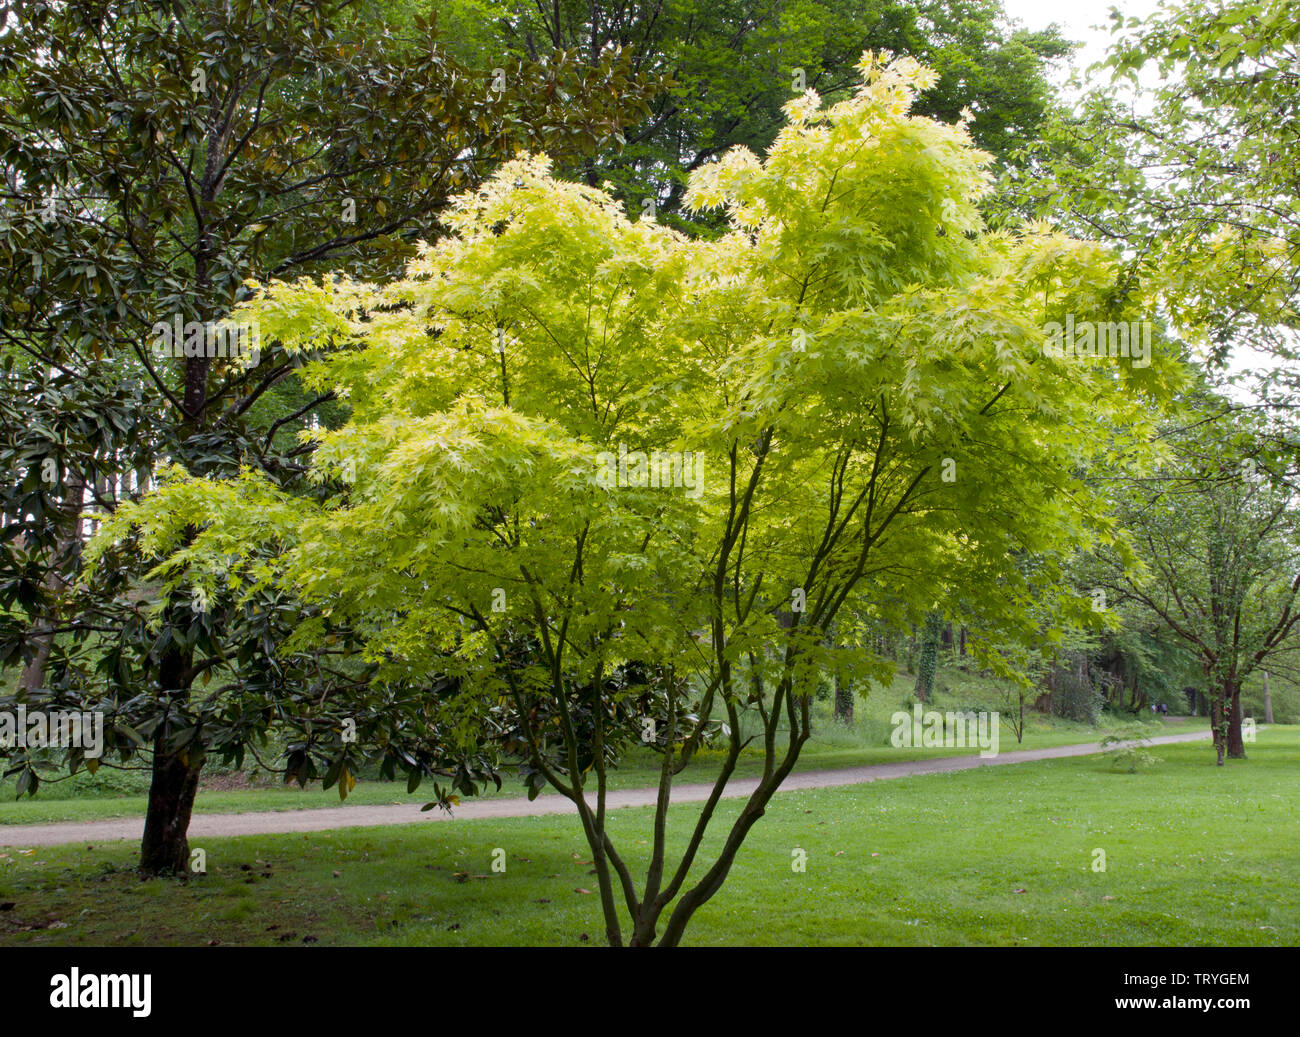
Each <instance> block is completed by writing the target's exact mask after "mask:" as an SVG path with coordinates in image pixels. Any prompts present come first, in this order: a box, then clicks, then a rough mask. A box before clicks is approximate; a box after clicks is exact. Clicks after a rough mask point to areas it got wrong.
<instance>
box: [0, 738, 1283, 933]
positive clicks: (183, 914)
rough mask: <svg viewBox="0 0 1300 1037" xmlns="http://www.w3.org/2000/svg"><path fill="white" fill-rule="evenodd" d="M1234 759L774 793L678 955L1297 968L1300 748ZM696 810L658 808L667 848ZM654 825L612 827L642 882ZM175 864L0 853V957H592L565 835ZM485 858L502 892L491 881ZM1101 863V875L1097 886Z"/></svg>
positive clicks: (729, 808) (384, 842) (1200, 755)
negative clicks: (856, 949) (558, 952)
mask: <svg viewBox="0 0 1300 1037" xmlns="http://www.w3.org/2000/svg"><path fill="white" fill-rule="evenodd" d="M1248 751H1249V754H1250V759H1248V760H1246V761H1230V762H1229V764H1228V765H1227V766H1226V767H1224V768H1222V769H1219V768H1216V767H1215V766H1214V765H1213V761H1214V757H1213V753H1212V752H1211V751H1210V749H1209V747H1208V746H1207V745H1205V744H1189V745H1168V746H1160V747H1159V748H1158V749H1157V750H1156V752H1157V754H1158V755H1159V756H1160V757H1162V758H1163V760H1164V761H1165V762H1164V763H1162V764H1160V765H1159V766H1157V767H1156V768H1154V769H1153V770H1151V771H1149V772H1147V773H1144V774H1136V775H1132V774H1125V773H1115V772H1114V771H1112V770H1110V769H1109V768H1108V766H1107V763H1106V761H1105V760H1104V759H1103V758H1101V757H1080V758H1074V759H1067V760H1053V761H1046V762H1041V763H1030V764H1018V765H1014V766H1005V767H988V768H980V769H977V770H973V771H966V772H960V773H953V774H941V775H926V776H920V777H915V778H904V779H897V780H893V781H885V782H875V783H872V784H869V785H861V786H853V787H846V788H836V789H826V790H821V791H817V792H800V793H788V794H779V795H778V796H777V797H776V798H775V799H774V801H773V803H772V804H771V806H770V807H769V808H768V812H767V815H766V816H765V817H764V818H763V819H762V820H761V821H760V822H759V823H758V825H757V826H756V827H755V829H754V830H753V832H752V833H751V835H750V838H749V839H748V841H747V842H746V844H745V846H744V848H743V849H742V851H741V853H740V855H739V858H738V859H737V861H736V865H735V867H734V868H733V870H732V873H731V876H730V878H729V879H728V881H727V883H726V885H725V886H724V887H723V889H722V891H721V892H720V893H719V895H718V896H717V897H715V898H714V899H713V901H711V902H710V903H709V904H708V905H706V906H705V907H704V908H703V909H702V910H701V911H700V913H699V914H698V915H697V916H696V918H695V920H694V922H693V923H692V925H691V928H690V929H689V930H688V932H687V937H686V943H688V944H696V945H704V944H745V945H750V944H758V945H795V946H798V945H818V944H870V945H977V944H995V945H1015V944H1022V945H1023V944H1029V945H1073V944H1079V945H1112V944H1113V945H1144V944H1162V945H1200V946H1210V945H1217V946H1238V945H1250V944H1264V945H1291V946H1294V945H1296V944H1297V943H1300V902H1298V901H1297V899H1296V896H1295V891H1296V889H1297V888H1300V797H1298V796H1297V795H1296V789H1297V776H1298V775H1300V727H1289V728H1283V727H1274V728H1271V729H1269V730H1266V731H1263V732H1261V734H1260V736H1259V740H1258V742H1257V743H1256V744H1254V745H1252V746H1250V747H1249V750H1248ZM696 809H697V808H696V807H695V806H693V805H689V804H687V805H683V806H681V807H679V808H675V809H674V810H673V812H672V815H671V818H670V838H671V841H672V843H673V845H674V846H676V847H679V846H680V845H681V842H682V841H683V839H684V838H685V835H684V833H685V829H686V827H687V824H688V822H689V821H690V820H691V819H693V817H694V816H695V813H696ZM736 809H737V804H736V803H734V802H731V803H725V804H724V805H723V808H722V809H721V811H720V812H721V813H722V814H723V815H724V816H726V817H730V816H731V815H732V814H733V813H734V811H735V810H736ZM649 818H650V812H649V811H648V810H645V809H633V810H620V811H615V812H614V813H613V815H612V820H611V830H612V833H613V836H614V838H615V840H616V841H617V843H618V844H619V845H620V847H621V848H622V850H623V852H624V856H625V857H628V858H630V859H631V861H632V863H633V864H634V866H635V867H638V868H639V867H640V866H641V865H643V862H644V857H645V854H646V850H647V846H646V842H645V840H647V839H648V838H649V830H648V826H649ZM715 836H717V837H718V838H720V836H721V833H720V832H719V831H718V830H717V829H716V828H715ZM194 845H195V846H199V847H201V848H202V849H204V850H205V851H206V853H207V863H208V873H207V875H206V876H203V877H201V878H196V879H194V880H193V881H190V882H188V883H177V882H173V881H159V880H153V881H149V882H141V881H139V879H138V878H137V877H136V876H135V874H134V873H133V871H132V870H131V869H132V866H133V864H134V860H135V849H136V848H135V847H134V846H133V845H130V844H125V843H117V844H111V845H97V846H92V847H87V846H84V845H76V846H62V847H51V848H37V849H35V850H33V851H22V850H18V849H3V850H0V905H9V904H11V905H12V906H9V907H6V909H5V910H3V911H0V942H3V943H6V944H19V943H21V944H25V945H32V944H61V945H94V946H99V945H114V946H117V945H129V944H164V945H172V944H207V943H210V942H213V941H216V942H219V943H221V944H276V943H285V944H294V945H302V944H303V943H313V942H318V943H321V944H346V945H353V944H400V945H502V944H510V945H515V944H522V945H534V944H536V945H558V946H577V945H582V944H584V943H593V944H595V943H600V942H602V940H603V923H602V921H601V917H600V908H599V904H598V902H597V897H596V895H595V893H594V890H595V878H594V876H592V875H591V874H590V865H589V863H587V862H588V860H589V858H588V856H587V848H586V844H585V842H584V841H583V839H582V836H581V833H580V830H579V828H578V825H577V822H576V819H574V818H569V817H543V818H517V819H510V820H503V821H496V820H480V821H458V822H450V823H448V822H441V823H438V824H431V825H419V824H416V825H408V826H398V827H392V828H370V829H355V830H344V831H335V832H314V833H308V834H299V835H282V836H251V837H244V838H238V839H205V840H201V841H198V842H196V843H195V844H194ZM715 845H716V839H715ZM496 848H501V849H504V850H505V851H506V860H507V868H506V871H505V873H504V874H494V873H493V872H492V870H491V861H492V853H493V850H494V849H496ZM796 848H799V849H802V850H804V851H806V852H807V855H808V856H807V870H806V871H805V872H803V873H797V872H795V871H793V870H792V868H791V859H792V851H793V850H794V849H796ZM1097 849H1101V850H1104V851H1105V853H1106V865H1107V868H1106V871H1105V872H1097V871H1094V870H1093V861H1094V859H1095V858H1094V851H1095V850H1097ZM580 890H592V891H593V892H592V893H586V892H580ZM24 930H26V931H24Z"/></svg>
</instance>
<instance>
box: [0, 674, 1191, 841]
mask: <svg viewBox="0 0 1300 1037" xmlns="http://www.w3.org/2000/svg"><path fill="white" fill-rule="evenodd" d="M912 680H913V678H912V677H910V676H907V675H906V674H901V673H900V674H899V675H898V676H897V677H896V679H895V681H894V684H893V686H892V687H891V688H888V689H880V688H877V689H875V690H874V691H873V692H872V694H871V695H870V696H868V697H866V698H863V697H859V699H858V701H857V703H856V709H855V717H854V723H853V724H852V725H845V724H843V723H840V722H838V721H836V720H834V719H833V718H832V716H831V706H830V703H829V702H826V701H818V702H815V703H814V704H813V705H814V712H815V714H816V721H815V725H814V732H813V737H812V739H811V741H810V742H809V743H808V744H807V745H806V746H805V747H804V750H803V753H802V754H801V755H800V759H799V763H798V765H797V766H796V770H798V771H808V770H818V769H822V768H837V767H857V766H863V765H867V764H872V763H897V762H900V761H904V760H913V759H924V758H928V757H935V756H956V755H964V754H968V753H973V752H978V749H976V748H936V749H924V748H916V749H896V748H894V747H893V746H891V745H890V744H889V736H890V732H891V730H892V726H891V723H890V720H889V718H890V716H891V715H892V714H893V712H894V711H895V710H898V709H901V708H905V707H906V706H907V705H908V704H910V702H911V701H912V700H911V699H910V697H909V693H910V691H911V685H912ZM942 686H943V687H944V688H945V689H950V690H946V691H945V692H942V693H939V694H937V695H936V697H935V699H936V700H935V703H934V708H936V709H940V710H948V709H958V708H984V707H987V708H990V709H995V708H997V705H998V696H999V691H1000V689H999V687H998V685H997V684H996V683H995V682H993V681H991V680H985V679H982V678H980V677H978V676H975V675H970V674H965V673H962V672H961V671H959V670H956V669H954V670H952V671H951V672H950V673H949V674H947V675H946V677H945V679H944V681H943V682H942ZM1115 722H1116V723H1118V722H1119V720H1118V719H1116V721H1115ZM1206 723H1207V721H1205V720H1203V719H1201V720H1189V721H1187V722H1186V723H1185V724H1182V725H1178V724H1171V725H1169V727H1170V730H1173V731H1184V730H1193V728H1192V727H1189V726H1187V724H1194V725H1197V727H1202V726H1204V725H1205V724H1206ZM1104 728H1105V724H1103V725H1102V727H1091V726H1089V725H1086V724H1079V723H1075V722H1073V721H1068V720H1063V719H1060V718H1058V717H1050V716H1044V715H1041V714H1033V715H1032V716H1031V717H1027V718H1026V731H1025V737H1024V742H1023V744H1021V745H1017V744H1016V740H1015V738H1014V736H1013V735H1012V734H1011V733H1010V732H1009V731H1008V730H1007V729H1006V728H1005V726H1004V727H1003V729H1002V735H1001V750H1002V751H1003V752H1007V751H1010V750H1014V749H1043V748H1049V747H1052V746H1058V745H1070V744H1077V743H1080V742H1095V741H1097V740H1099V739H1100V738H1101V736H1102V733H1103V731H1104ZM1154 729H1155V725H1154V724H1153V730H1154ZM724 757H725V753H724V752H723V751H721V750H704V751H702V752H700V753H699V754H698V755H697V757H696V759H695V761H694V763H693V764H692V766H691V767H690V768H688V769H687V770H686V772H684V773H683V774H682V775H681V776H680V778H679V780H680V781H683V782H705V781H712V780H713V779H714V778H715V777H716V776H717V774H718V772H719V770H720V769H721V766H722V760H723V758H724ZM659 761H660V757H659V756H658V755H657V754H655V753H654V752H652V751H651V750H649V749H643V748H636V749H634V750H633V751H632V752H630V753H629V754H628V755H627V756H626V758H625V759H624V760H623V761H622V763H621V764H620V765H619V767H618V768H617V769H615V770H614V771H613V772H611V778H610V786H611V787H612V788H622V789H626V788H643V787H647V786H651V785H654V784H656V782H657V781H658V777H659ZM761 772H762V755H761V750H760V749H759V748H757V747H751V748H750V749H748V750H747V751H746V752H745V754H744V755H743V756H742V758H741V761H740V764H739V765H738V767H737V770H736V776H737V777H741V778H744V777H755V776H757V775H759V774H760V773H761ZM232 778H234V779H239V780H238V781H233V780H231V779H232ZM232 784H239V785H244V786H248V784H249V782H248V780H247V776H245V775H238V774H236V775H208V776H207V779H206V782H205V786H204V787H203V788H201V790H200V792H199V795H198V798H197V800H196V802H195V808H194V809H195V813H200V814H223V813H242V812H250V811H266V810H301V809H313V808H317V807H336V806H338V805H339V797H338V794H337V792H336V791H335V790H333V789H331V790H328V791H325V790H322V789H321V788H320V785H319V783H313V784H311V785H309V786H308V787H307V788H306V789H302V788H299V787H298V786H297V785H296V784H295V785H289V786H285V785H283V784H280V783H279V782H277V781H276V780H275V779H274V778H273V777H271V776H268V775H265V774H263V775H259V776H255V777H254V778H253V783H252V785H251V787H242V788H236V789H232V788H229V787H228V786H230V785H232ZM148 789H149V774H148V772H147V771H141V770H134V771H121V770H114V769H112V768H110V767H107V766H105V767H101V768H100V769H99V772H98V773H97V774H95V775H91V774H89V773H86V772H84V771H83V772H81V773H79V774H77V775H75V776H74V777H72V778H67V777H66V776H65V777H63V778H62V779H60V780H57V781H49V780H47V781H46V782H44V783H43V784H42V786H41V789H40V791H39V793H38V794H37V795H36V797H35V798H31V797H24V798H23V799H21V800H16V799H15V796H14V792H15V789H14V785H13V783H12V782H6V781H0V824H10V825H21V824H45V823H51V822H58V821H98V820H107V819H111V818H121V817H142V816H144V812H145V807H146V802H147V793H148ZM524 792H525V790H524V787H523V784H522V782H520V781H518V780H514V779H513V777H511V776H509V775H507V776H505V778H504V783H503V787H502V789H501V791H500V792H497V791H496V790H495V788H490V789H489V790H488V791H487V792H486V794H487V795H506V796H522V795H523V794H524ZM548 794H554V793H552V791H551V790H550V789H549V787H548V788H547V789H546V790H545V791H544V792H543V795H548ZM432 798H433V792H432V788H431V787H430V786H429V785H427V784H426V785H422V786H421V788H419V789H417V790H416V792H415V793H413V794H408V793H407V791H406V783H405V781H404V780H403V781H396V782H385V781H378V780H366V777H365V776H364V775H363V776H362V778H361V780H359V781H358V782H357V785H356V787H355V788H354V789H353V790H352V792H351V793H350V794H349V796H348V798H347V803H348V804H353V805H363V806H373V805H377V804H387V803H418V804H424V803H427V802H428V801H429V800H430V799H432Z"/></svg>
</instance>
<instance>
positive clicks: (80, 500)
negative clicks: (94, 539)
mask: <svg viewBox="0 0 1300 1037" xmlns="http://www.w3.org/2000/svg"><path fill="white" fill-rule="evenodd" d="M85 495H86V483H85V480H84V479H83V478H82V476H81V475H80V473H78V472H76V471H69V472H68V476H67V492H66V493H65V494H64V496H63V501H62V502H61V507H60V509H59V510H60V512H61V514H60V515H58V518H57V519H56V521H58V522H59V524H60V525H66V526H67V528H68V533H67V536H66V537H64V538H63V539H62V541H61V542H60V543H59V545H58V546H57V547H56V548H55V549H54V554H53V557H52V558H51V566H50V571H49V574H48V575H47V576H46V578H45V587H46V589H47V590H48V591H49V592H50V593H51V595H55V594H57V593H58V592H59V591H60V589H61V586H62V584H63V582H64V580H63V577H62V576H60V575H59V571H58V566H59V563H60V560H61V559H62V558H63V557H64V556H65V555H66V554H68V553H70V552H73V551H76V550H77V549H78V548H79V547H80V545H81V538H82V531H83V522H82V518H81V511H82V509H83V508H84V507H85V506H86V502H85ZM58 618H59V610H58V607H57V605H56V606H55V608H54V610H53V611H52V612H51V613H50V614H49V615H47V616H45V617H44V622H45V623H48V624H49V625H50V626H53V625H54V624H55V623H56V622H57V621H58ZM30 640H32V641H35V642H36V654H35V655H33V656H32V657H31V659H29V660H28V661H27V665H25V666H24V667H23V671H22V674H21V675H20V676H19V678H18V686H19V687H20V688H23V689H24V690H27V691H33V690H35V689H36V688H39V687H41V685H43V684H44V683H45V665H46V663H48V662H49V661H50V647H51V646H52V645H53V643H54V637H53V635H51V634H38V635H35V636H33V637H32V638H30Z"/></svg>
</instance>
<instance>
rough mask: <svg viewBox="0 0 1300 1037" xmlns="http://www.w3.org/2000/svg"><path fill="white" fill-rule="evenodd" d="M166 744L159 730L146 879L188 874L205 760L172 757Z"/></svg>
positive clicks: (143, 858) (143, 864)
mask: <svg viewBox="0 0 1300 1037" xmlns="http://www.w3.org/2000/svg"><path fill="white" fill-rule="evenodd" d="M165 741H166V737H165V735H164V734H163V732H162V731H161V730H160V732H159V734H158V736H157V737H156V738H155V739H154V757H153V780H152V782H151V783H150V785H149V809H148V813H147V814H146V815H145V823H144V839H143V840H142V841H141V843H140V873H141V874H142V875H144V876H146V877H153V876H159V875H184V874H187V873H188V871H189V861H190V843H189V838H188V835H187V833H188V832H189V827H190V816H191V814H193V812H194V797H195V795H196V794H197V793H198V791H199V772H200V771H201V770H202V769H203V761H202V759H201V758H200V759H199V761H198V762H197V763H195V762H193V761H192V760H191V759H189V758H182V757H180V756H173V755H169V754H168V753H167V751H166V746H165V744H164V743H165Z"/></svg>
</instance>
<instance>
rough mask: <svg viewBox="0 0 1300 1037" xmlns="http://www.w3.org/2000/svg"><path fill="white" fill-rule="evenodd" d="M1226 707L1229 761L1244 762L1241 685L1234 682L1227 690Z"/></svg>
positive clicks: (1244, 747)
mask: <svg viewBox="0 0 1300 1037" xmlns="http://www.w3.org/2000/svg"><path fill="white" fill-rule="evenodd" d="M1226 691H1227V692H1228V694H1226V695H1225V696H1224V697H1225V699H1226V701H1225V702H1224V707H1225V708H1226V709H1227V710H1228V759H1230V760H1244V759H1245V758H1246V746H1245V743H1244V742H1243V741H1242V738H1241V685H1240V684H1238V683H1237V682H1235V681H1234V682H1233V684H1232V685H1231V687H1230V688H1228V689H1226Z"/></svg>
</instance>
